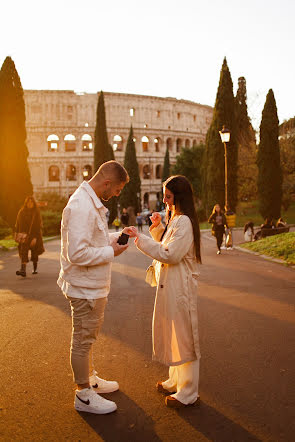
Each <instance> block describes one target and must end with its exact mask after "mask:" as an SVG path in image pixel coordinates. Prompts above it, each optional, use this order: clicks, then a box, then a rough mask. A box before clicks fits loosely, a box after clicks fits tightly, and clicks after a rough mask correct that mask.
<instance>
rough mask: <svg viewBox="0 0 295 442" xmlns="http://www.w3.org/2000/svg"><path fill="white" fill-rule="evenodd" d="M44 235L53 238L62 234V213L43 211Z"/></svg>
mask: <svg viewBox="0 0 295 442" xmlns="http://www.w3.org/2000/svg"><path fill="white" fill-rule="evenodd" d="M41 215H42V221H43V235H44V236H53V235H59V234H60V222H61V217H62V212H54V211H52V210H44V211H43V210H42V213H41Z"/></svg>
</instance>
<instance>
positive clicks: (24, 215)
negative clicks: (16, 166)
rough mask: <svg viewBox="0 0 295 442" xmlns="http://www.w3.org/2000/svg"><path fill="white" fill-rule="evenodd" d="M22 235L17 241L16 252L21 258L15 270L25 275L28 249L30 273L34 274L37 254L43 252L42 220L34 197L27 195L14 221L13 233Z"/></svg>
mask: <svg viewBox="0 0 295 442" xmlns="http://www.w3.org/2000/svg"><path fill="white" fill-rule="evenodd" d="M18 234H25V235H23V237H24V238H23V241H21V242H19V245H18V253H19V257H20V260H21V268H20V270H17V271H16V274H17V275H20V276H23V277H25V276H27V274H26V265H27V264H28V262H29V250H31V261H32V262H33V271H32V274H33V275H36V274H37V273H38V272H37V265H38V264H37V263H38V256H39V255H41V254H42V253H43V252H44V246H43V240H42V220H41V214H40V210H39V208H38V207H37V204H36V201H35V199H34V197H32V196H28V197H27V198H26V199H25V202H24V204H23V206H22V207H21V209H20V210H19V212H18V214H17V218H16V223H15V235H16V237H17V235H18Z"/></svg>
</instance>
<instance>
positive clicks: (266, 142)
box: [257, 89, 282, 219]
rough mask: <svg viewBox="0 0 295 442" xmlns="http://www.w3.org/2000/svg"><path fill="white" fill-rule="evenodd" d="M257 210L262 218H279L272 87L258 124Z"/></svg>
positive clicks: (278, 167)
mask: <svg viewBox="0 0 295 442" xmlns="http://www.w3.org/2000/svg"><path fill="white" fill-rule="evenodd" d="M257 164H258V199H259V211H260V213H261V215H262V217H263V218H267V217H269V218H275V219H277V218H279V217H280V215H281V201H282V170H281V163H280V149H279V120H278V114H277V106H276V101H275V97H274V93H273V91H272V89H270V90H269V91H268V94H267V97H266V101H265V105H264V108H263V111H262V119H261V124H260V143H259V147H258V155H257Z"/></svg>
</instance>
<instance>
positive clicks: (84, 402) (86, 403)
mask: <svg viewBox="0 0 295 442" xmlns="http://www.w3.org/2000/svg"><path fill="white" fill-rule="evenodd" d="M76 398H77V399H79V401H81V402H83V404H85V405H89V404H90V400H89V399H87V401H83V399H81V398H80V397H79V396H78V395H77V394H76Z"/></svg>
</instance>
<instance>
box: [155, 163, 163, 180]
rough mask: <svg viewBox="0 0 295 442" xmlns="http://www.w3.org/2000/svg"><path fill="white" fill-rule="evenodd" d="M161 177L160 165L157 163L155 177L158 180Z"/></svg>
mask: <svg viewBox="0 0 295 442" xmlns="http://www.w3.org/2000/svg"><path fill="white" fill-rule="evenodd" d="M161 177H162V166H161V165H160V164H158V165H157V166H156V179H157V180H159V179H160V178H161Z"/></svg>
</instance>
